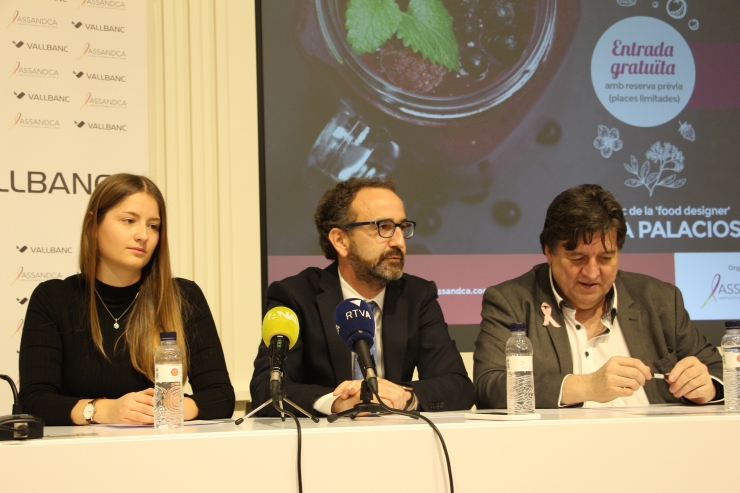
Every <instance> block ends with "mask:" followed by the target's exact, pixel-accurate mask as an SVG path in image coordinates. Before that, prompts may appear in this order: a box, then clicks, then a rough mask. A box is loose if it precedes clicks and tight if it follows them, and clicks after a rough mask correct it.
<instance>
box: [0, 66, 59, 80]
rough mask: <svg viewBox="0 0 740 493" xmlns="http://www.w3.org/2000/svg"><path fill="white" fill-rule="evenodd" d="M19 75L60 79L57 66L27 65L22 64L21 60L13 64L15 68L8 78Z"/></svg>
mask: <svg viewBox="0 0 740 493" xmlns="http://www.w3.org/2000/svg"><path fill="white" fill-rule="evenodd" d="M16 75H17V76H19V77H46V78H49V79H58V78H59V71H58V70H57V69H55V68H46V67H25V66H21V62H16V63H15V65H13V70H12V71H11V72H10V75H9V76H8V79H10V78H11V77H15V76H16Z"/></svg>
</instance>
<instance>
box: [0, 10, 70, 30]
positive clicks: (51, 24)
mask: <svg viewBox="0 0 740 493" xmlns="http://www.w3.org/2000/svg"><path fill="white" fill-rule="evenodd" d="M11 26H29V27H48V28H51V29H56V28H58V27H59V26H58V25H57V21H56V19H51V18H48V17H40V16H33V15H22V14H21V13H20V12H19V11H17V10H16V11H15V12H13V15H12V16H11V19H10V23H9V24H8V25H7V27H11Z"/></svg>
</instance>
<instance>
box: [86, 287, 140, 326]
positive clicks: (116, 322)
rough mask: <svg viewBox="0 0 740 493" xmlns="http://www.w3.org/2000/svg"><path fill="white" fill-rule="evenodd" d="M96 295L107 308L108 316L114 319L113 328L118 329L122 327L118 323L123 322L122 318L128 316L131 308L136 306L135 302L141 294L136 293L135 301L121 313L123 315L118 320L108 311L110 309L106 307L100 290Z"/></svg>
mask: <svg viewBox="0 0 740 493" xmlns="http://www.w3.org/2000/svg"><path fill="white" fill-rule="evenodd" d="M95 294H97V295H98V299H99V300H100V302H101V303H102V304H103V307H104V308H105V311H107V312H108V315H110V317H111V318H112V319H113V328H114V329H118V328H119V327H120V325H118V321H119V320H121V318H122V317H123V316H124V315H126V312H127V311H128V310H129V308H131V307H132V306H133V305H134V302H135V301H136V298H138V297H139V293H138V292H137V293H136V296H134V301H132V302H131V304H130V305H129V306H128V308H126V309H125V310H124V311H123V313H121V315H120V316H119V317H118V318H116V317H114V316H113V314H112V313H111V312H110V310H108V307H107V306H106V305H105V301H103V298H101V297H100V293H98V290H97V289H96V290H95Z"/></svg>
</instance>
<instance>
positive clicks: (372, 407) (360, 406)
mask: <svg viewBox="0 0 740 493" xmlns="http://www.w3.org/2000/svg"><path fill="white" fill-rule="evenodd" d="M372 400H373V394H372V392H370V389H368V387H367V381H366V380H363V381H362V384H361V385H360V402H358V403H357V404H355V405H354V406H353V407H351V408H350V409H347V410H344V411H342V412H340V413H332V414H330V415H329V416H327V417H326V420H327V421H328V422H329V423H333V422H335V421H336V420H338V419H339V418H343V417H345V416H349V417H350V418H351V419H355V418H356V417H357V415H358V414H360V413H379V412H386V413H387V412H388V409H389V408H388V407H386V406H382V405H381V404H378V403H377V402H372ZM403 415H404V416H408V417H410V418H414V419H419V416H418V413H416V412H415V411H405V412H403Z"/></svg>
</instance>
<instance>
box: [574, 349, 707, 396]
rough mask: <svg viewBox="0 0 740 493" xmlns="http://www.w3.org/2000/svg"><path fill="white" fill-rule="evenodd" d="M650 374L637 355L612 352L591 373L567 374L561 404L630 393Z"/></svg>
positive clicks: (641, 384)
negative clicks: (618, 354)
mask: <svg viewBox="0 0 740 493" xmlns="http://www.w3.org/2000/svg"><path fill="white" fill-rule="evenodd" d="M652 378H653V375H652V373H651V372H650V368H648V367H647V366H646V365H645V364H644V363H643V362H642V361H640V360H639V359H635V358H627V357H624V356H613V357H611V358H609V361H607V362H606V363H605V364H604V366H602V367H601V368H599V369H598V370H597V371H595V372H593V373H589V374H587V375H569V376H568V377H567V378H566V379H565V382H564V383H563V395H562V397H561V404H563V405H565V406H569V405H571V404H580V403H581V402H586V401H595V402H610V401H613V400H614V399H616V398H618V397H629V396H631V395H632V394H634V393H635V391H636V390H638V389H639V388H640V387H643V386H644V385H645V382H646V381H647V380H650V379H652ZM710 385H711V384H710Z"/></svg>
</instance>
